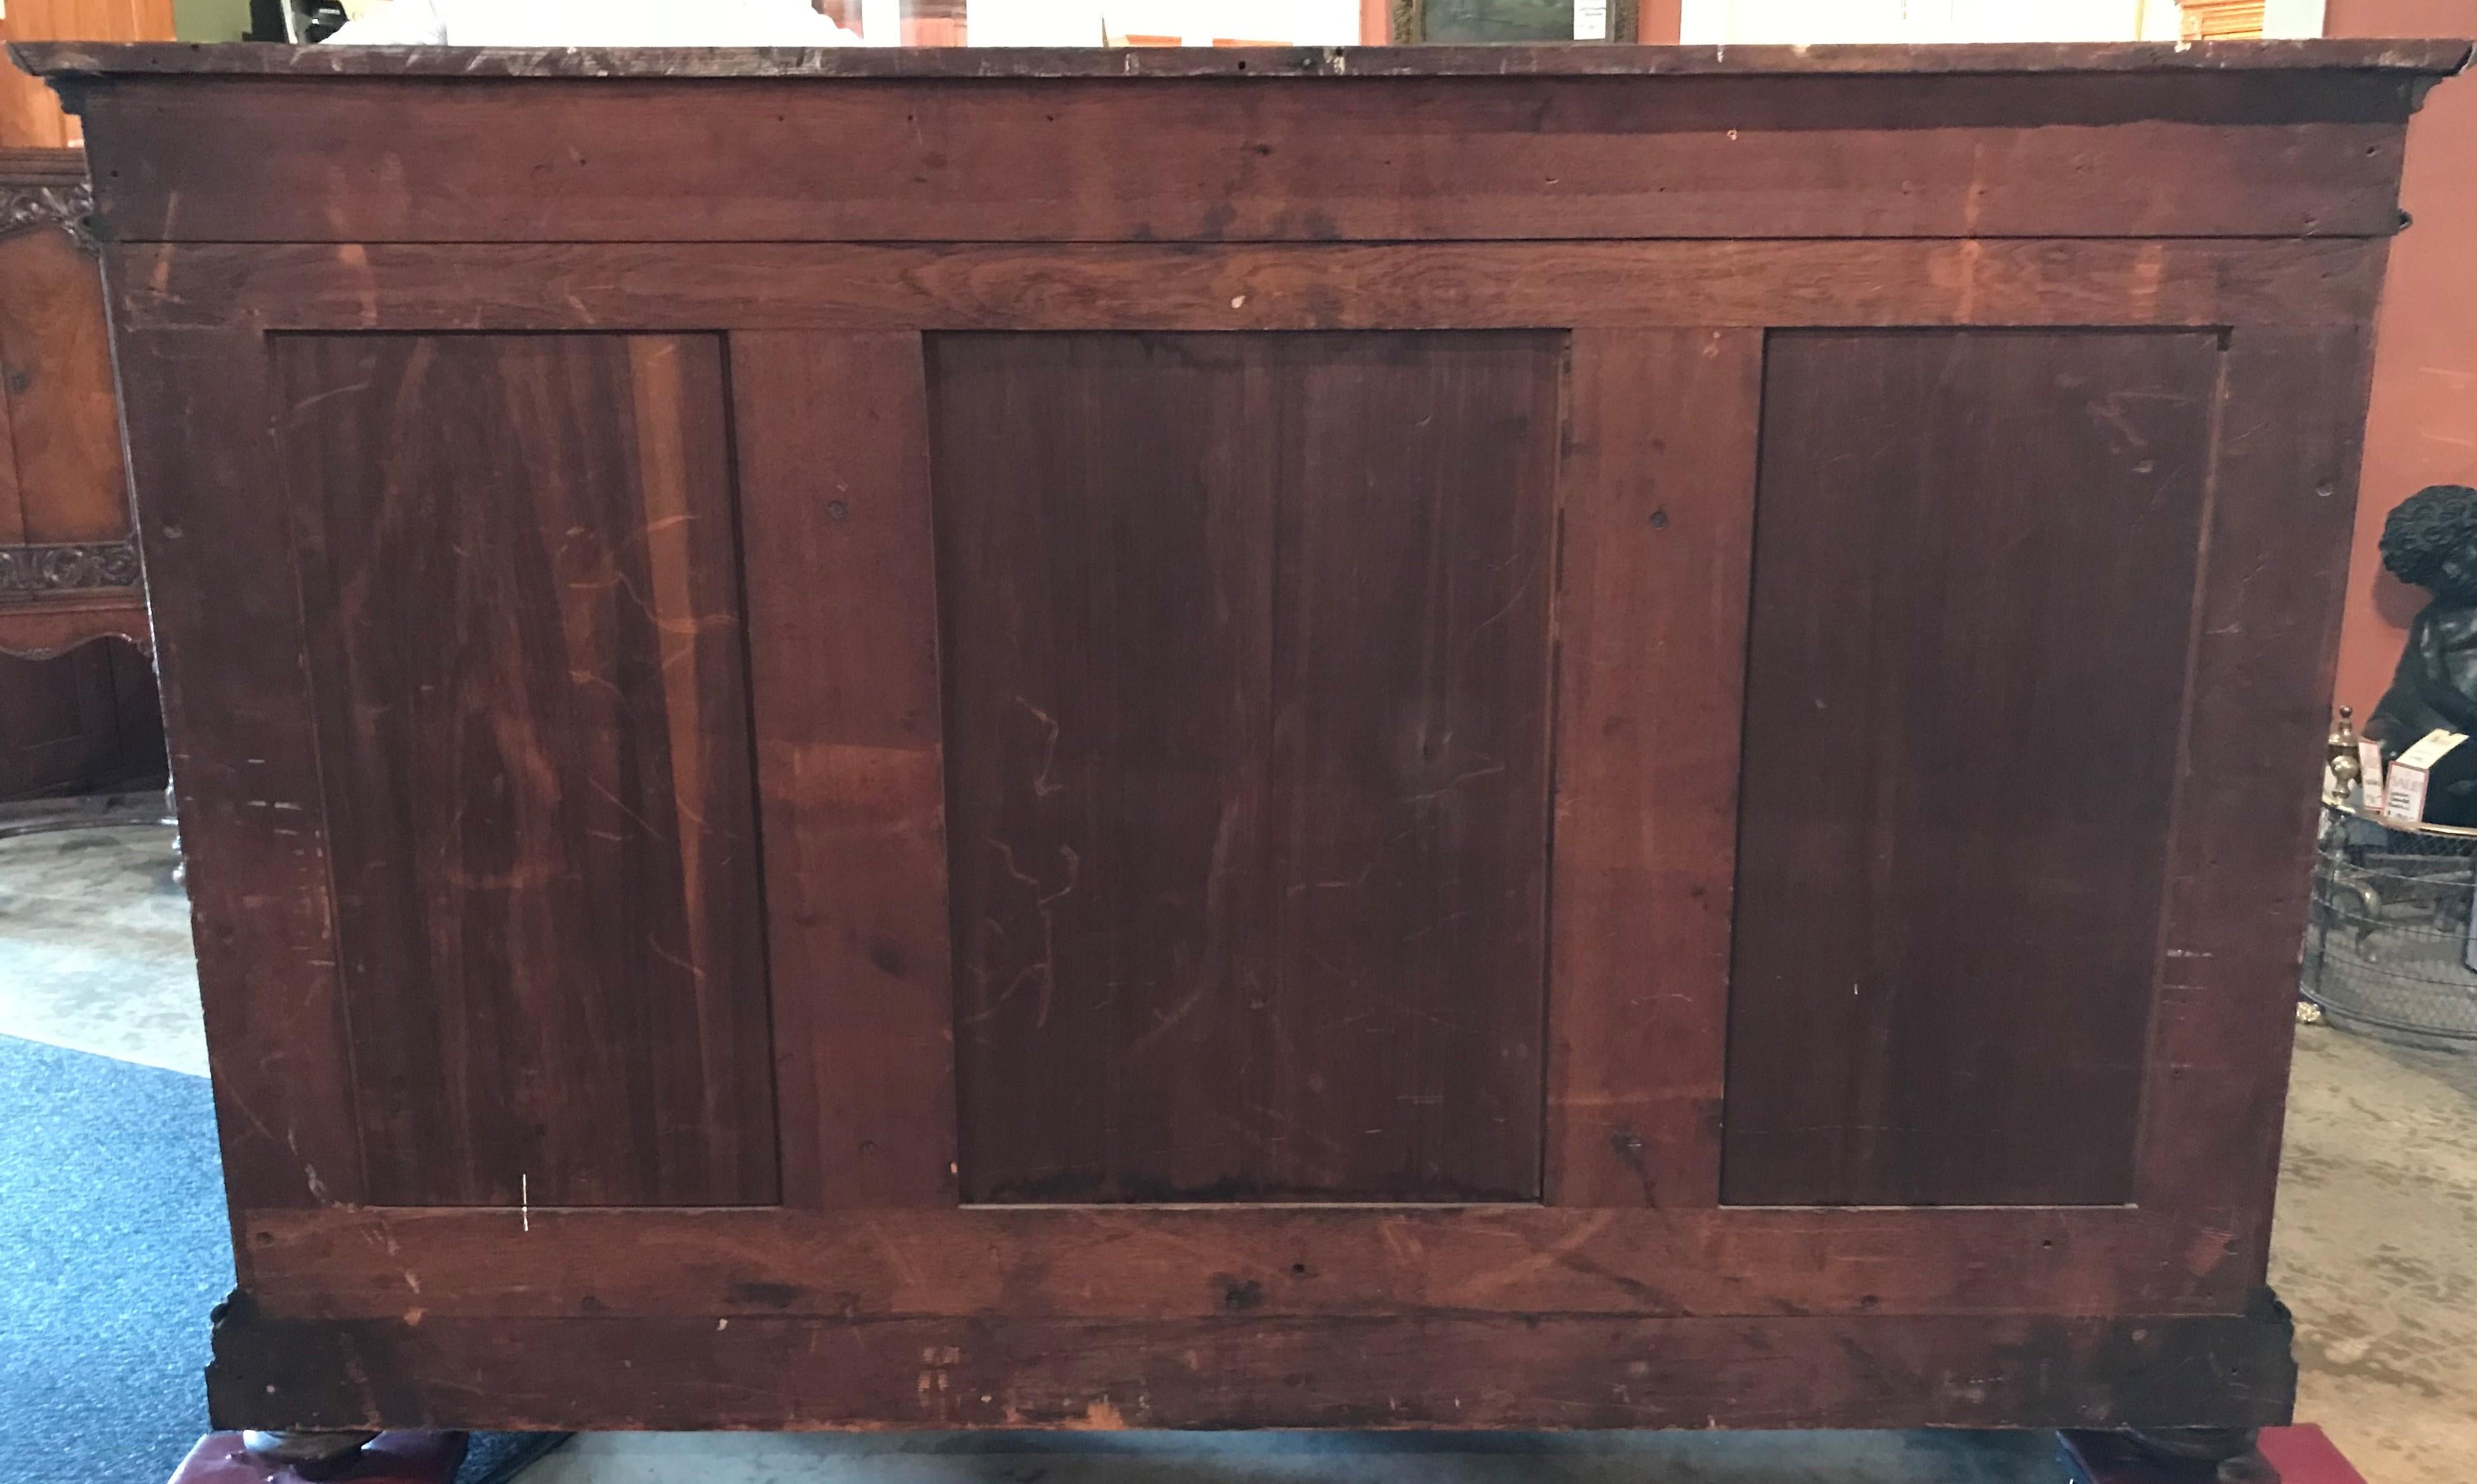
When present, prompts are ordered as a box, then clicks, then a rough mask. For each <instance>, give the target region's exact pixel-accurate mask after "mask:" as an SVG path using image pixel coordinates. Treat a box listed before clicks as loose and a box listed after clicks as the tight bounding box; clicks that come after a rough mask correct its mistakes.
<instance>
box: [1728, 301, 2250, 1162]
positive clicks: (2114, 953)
mask: <svg viewBox="0 0 2477 1484" xmlns="http://www.w3.org/2000/svg"><path fill="white" fill-rule="evenodd" d="M2219 357H2220V352H2219V343H2218V340H2217V338H2216V337H2215V336H2214V335H2211V334H2144V333H2131V332H2128V333H2102V332H2088V333H2037V332H2019V333H2006V332H1911V333H1890V334H1882V333H1874V334H1838V333H1833V334H1826V333H1813V334H1809V333H1794V334H1776V335H1774V336H1773V337H1772V340H1771V343H1770V346H1769V350H1768V358H1767V372H1766V379H1765V387H1764V446H1763V460H1764V461H1763V475H1762V481H1761V487H1760V490H1759V493H1758V497H1757V504H1756V518H1755V532H1756V534H1755V569H1754V570H1755V576H1754V620H1753V625H1752V629H1751V632H1750V636H1749V640H1748V658H1747V696H1746V713H1745V754H1744V775H1743V790H1744V802H1743V807H1742V810H1741V815H1740V824H1739V845H1738V861H1739V878H1738V901H1737V923H1736V947H1735V961H1734V977H1733V982H1732V986H1731V996H1732V1003H1731V1011H1730V1043H1729V1046H1730V1055H1729V1076H1728V1091H1727V1108H1726V1117H1727V1137H1726V1156H1725V1165H1724V1177H1723V1193H1724V1196H1725V1198H1726V1199H1727V1200H1730V1201H1732V1202H1735V1203H1752V1204H1789V1205H1797V1204H1818V1203H1844V1202H1845V1203H1858V1204H1948V1203H1949V1204H1976V1203H2007V1202H2028V1203H2054V1204H2089V1203H2106V1202H2117V1201H2124V1200H2131V1199H2132V1197H2133V1194H2134V1146H2135V1136H2136V1127H2137V1124H2138V1122H2139V1116H2140V1104H2141V1085H2142V1059H2143V1053H2144V1048H2145V1035H2146V1030H2147V1026H2148V1021H2149V1014H2150V1008H2151V1001H2152V988H2153V979H2154V968H2155V962H2156V947H2157V942H2158V935H2159V926H2160V899H2161V892H2162V889H2163V886H2164V870H2165V858H2166V848H2167V820H2168V814H2169V808H2170V805H2171V803H2172V792H2173V781H2174V777H2175V772H2176V766H2175V759H2174V756H2173V753H2172V750H2171V749H2169V748H2166V747H2163V746H2162V745H2161V744H2160V740H2159V739H2160V738H2162V737H2169V736H2173V735H2175V734H2176V732H2177V730H2178V727H2179V725H2180V719H2181V716H2182V712H2183V698H2184V693H2185V677H2186V664H2187V656H2188V652H2189V631H2190V618H2191V611H2192V603H2193V590H2194V581H2195V571H2196V566H2197V561H2198V546H2199V539H2200V531H2201V520H2202V514H2203V505H2204V491H2205V489H2206V487H2207V482H2206V478H2205V475H2206V470H2207V465H2208V462H2209V453H2210V431H2211V427H2212V416H2213V405H2214V400H2215V396H2216V387H2217V377H2218V365H2219Z"/></svg>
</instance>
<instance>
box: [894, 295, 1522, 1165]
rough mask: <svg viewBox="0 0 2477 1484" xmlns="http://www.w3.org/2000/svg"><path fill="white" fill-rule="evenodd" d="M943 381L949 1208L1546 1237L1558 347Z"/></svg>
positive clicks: (1042, 351) (989, 367)
mask: <svg viewBox="0 0 2477 1484" xmlns="http://www.w3.org/2000/svg"><path fill="white" fill-rule="evenodd" d="M932 343H933V357H932V362H931V366H932V385H933V398H932V402H933V408H934V413H935V416H934V426H935V446H936V457H937V464H936V475H937V486H938V542H939V569H940V579H941V585H940V600H941V606H942V608H943V628H944V633H945V641H946V650H945V677H944V687H945V697H946V705H947V716H946V722H947V736H948V739H949V753H948V770H947V771H948V778H949V780H950V792H949V801H948V803H949V834H950V841H951V847H950V849H951V862H952V864H951V873H952V883H953V897H954V909H953V921H954V927H955V934H956V960H957V967H958V974H959V983H958V989H957V1003H958V1008H959V1018H958V1026H959V1032H960V1036H959V1047H958V1061H959V1076H960V1077H961V1081H962V1087H961V1092H962V1099H961V1101H962V1115H963V1189H964V1194H965V1195H966V1196H967V1197H968V1198H970V1199H974V1200H1167V1199H1214V1198H1220V1199H1275V1198H1296V1199H1400V1200H1434V1199H1444V1200H1484V1199H1522V1198H1527V1197H1532V1196H1536V1195H1537V1194H1538V1190H1539V1137H1540V1125H1539V1116H1540V1115H1539V1109H1540V1102H1541V1095H1542V1089H1541V1081H1540V1064H1541V1057H1540V1044H1539V1043H1540V1028H1541V1016H1542V975H1543V967H1544V966H1543V952H1544V925H1543V915H1544V885H1545V882H1544V874H1545V873H1544V868H1545V853H1546V838H1545V837H1546V809H1547V802H1546V778H1547V755H1546V754H1547V715H1546V705H1547V700H1546V693H1547V680H1548V644H1547V634H1546V625H1547V614H1548V607H1549V602H1548V586H1549V573H1548V571H1547V560H1546V558H1547V534H1548V525H1549V519H1548V516H1549V503H1550V495H1551V485H1552V482H1553V477H1554V466H1555V450H1556V427H1557V388H1558V362H1559V357H1558V350H1559V340H1558V338H1557V337H1554V336H1549V335H1540V334H1359V335H1319V334H1298V335H1261V336H1211V335H1127V334H1077V335H1038V336H1036V335H988V336H983V335H963V336H940V337H938V338H936V339H935V340H934V341H933V342H932Z"/></svg>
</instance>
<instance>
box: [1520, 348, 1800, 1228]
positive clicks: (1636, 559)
mask: <svg viewBox="0 0 2477 1484" xmlns="http://www.w3.org/2000/svg"><path fill="white" fill-rule="evenodd" d="M1763 346H1764V337H1763V334H1762V333H1761V332H1759V331H1705V330H1683V331H1649V332H1643V331H1604V330H1579V331H1576V332H1575V334H1574V337H1573V369H1572V387H1571V391H1570V393H1569V400H1570V402H1571V405H1572V414H1571V430H1572V431H1571V436H1570V438H1569V439H1568V446H1567V449H1566V454H1565V461H1564V470H1563V472H1562V474H1561V477H1560V482H1561V483H1562V485H1563V486H1564V498H1563V501H1562V505H1561V508H1562V511H1563V522H1564V530H1563V534H1562V537H1561V540H1560V549H1561V555H1560V558H1559V562H1558V570H1559V574H1560V576H1559V581H1558V600H1557V601H1558V606H1557V614H1558V617H1557V634H1558V655H1559V665H1560V668H1559V676H1560V680H1559V683H1558V688H1557V701H1558V710H1559V716H1558V726H1557V816H1556V867H1555V871H1556V876H1555V890H1554V893H1553V901H1554V903H1555V909H1554V910H1555V916H1554V937H1553V940H1552V945H1553V946H1552V948H1551V951H1550V963H1551V966H1552V975H1551V978H1550V989H1549V1022H1548V1024H1549V1074H1548V1076H1549V1093H1548V1141H1547V1158H1548V1168H1547V1192H1546V1194H1547V1200H1548V1201H1549V1203H1550V1204H1552V1205H1574V1206H1644V1205H1654V1206H1698V1205H1700V1206H1708V1205H1711V1204H1713V1203H1714V1201H1716V1200H1718V1199H1719V1193H1720V1114H1721V1087H1722V1062H1723V1055H1724V1044H1725V1041H1726V1035H1727V1028H1728V994H1729V902H1730V891H1731V888H1732V886H1733V884H1734V880H1733V878H1734V870H1733V867H1734V863H1735V852H1736V848H1737V809H1738V790H1737V785H1738V725H1739V711H1740V709H1741V706H1742V705H1743V695H1742V691H1743V681H1744V676H1745V664H1744V654H1745V642H1746V577H1747V561H1748V543H1749V541H1750V540H1751V538H1752V530H1753V524H1754V520H1753V511H1754V499H1753V495H1754V484H1755V444H1756V431H1757V426H1758V423H1759V421H1760V412H1761V407H1762V401H1761V399H1762V395H1763Z"/></svg>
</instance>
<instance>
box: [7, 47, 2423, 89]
mask: <svg viewBox="0 0 2477 1484" xmlns="http://www.w3.org/2000/svg"><path fill="white" fill-rule="evenodd" d="M9 50H10V53H11V55H12V56H13V57H14V58H16V60H17V62H18V64H19V65H21V66H23V67H25V68H26V70H28V71H30V72H33V73H36V74H38V75H40V76H45V77H122V76H177V75H192V76H218V77H235V76H238V77H363V78H371V77H424V78H458V77H463V78H525V77H541V78H821V79H865V78H1106V77H1136V78H1174V77H1192V78H1226V79H1233V80H1244V79H1281V78H1302V77H1310V78H1351V77H1395V78H1399V77H1691V76H1770V75H1798V74H1824V75H1868V74H1878V75H1880V74H1899V75H1916V74H1933V73H1947V74H1956V75H1972V74H1975V75H1987V74H2018V73H2072V72H2095V73H2142V72H2164V73H2193V72H2259V71H2352V72H2365V71H2374V72H2400V73H2415V74H2426V75H2442V74H2448V73H2452V72H2457V71H2459V70H2460V69H2461V68H2462V67H2463V66H2464V65H2465V64H2466V63H2467V61H2468V57H2469V43H2468V42H2467V41H2464V40H2414V39H2410V40H2365V39H2344V40H2270V41H2208V42H2201V43H2196V44H2189V45H2188V44H2179V43H2174V42H2164V41H2140V42H2104V43H2056V44H2041V45H2013V44H1978V45H1942V46H1717V47H1715V46H1632V45H1617V44H1609V43H1604V42H1603V43H1562V44H1561V43H1547V44H1539V45H1512V46H1388V47H1367V46H1344V47H1213V48H1202V47H1198V48H1184V47H1124V48H1112V49H1103V48H1100V47H1075V48H1013V47H919V48H912V47H870V46H851V47H824V48H816V47H688V48H671V47H622V48H611V47H540V48H513V47H455V46H419V47H393V46H389V47H375V46H286V45H279V44H271V43H258V42H221V43H213V44H209V43H190V42H164V41H142V42H127V43H117V44H113V43H97V42H74V41H46V42H15V43H13V44H12V45H11V46H10V48H9Z"/></svg>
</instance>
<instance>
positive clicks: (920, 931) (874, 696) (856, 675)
mask: <svg viewBox="0 0 2477 1484" xmlns="http://www.w3.org/2000/svg"><path fill="white" fill-rule="evenodd" d="M731 389H732V398H733V411H734V414H735V418H736V421H737V427H738V432H739V464H738V473H739V491H740V520H741V523H742V527H743V530H744V531H745V532H746V542H745V551H744V557H743V559H744V560H745V562H746V571H747V588H748V613H749V633H748V645H749V663H750V672H751V673H750V680H751V683H752V685H753V686H754V692H755V693H754V696H753V698H752V700H753V704H754V706H755V715H756V723H755V725H756V731H757V769H758V779H759V783H760V786H761V788H762V790H763V797H764V805H765V811H766V829H767V834H766V846H765V888H766V907H767V911H766V930H767V940H768V943H769V945H770V950H771V958H770V961H769V963H768V965H767V968H768V978H769V980H770V983H771V986H772V1001H773V1008H774V1030H775V1053H776V1065H777V1067H778V1068H779V1085H778V1091H777V1095H776V1096H777V1103H778V1105H779V1106H780V1108H781V1109H782V1117H783V1125H784V1131H783V1201H784V1203H785V1204H786V1205H789V1206H794V1207H803V1208H812V1209H813V1208H822V1207H832V1208H845V1209H847V1208H885V1207H913V1206H947V1205H952V1204H953V1203H954V1200H955V1075H954V1060H955V1053H954V1021H955V1000H954V991H953V987H952V980H951V978H950V977H949V974H948V966H949V961H950V955H949V951H948V948H947V943H948V939H947V929H946V848H945V831H944V821H945V804H946V801H945V786H946V779H945V770H944V767H943V764H942V762H941V760H940V757H941V754H940V746H941V743H942V740H943V735H944V729H943V728H942V726H941V725H940V722H939V712H938V599H937V590H938V574H937V553H936V551H935V549H934V547H933V545H932V536H931V512H930V500H929V409H928V383H927V382H926V380H925V377H924V373H923V371H922V367H921V354H920V337H919V336H918V335H917V334H842V335H837V334H797V333H764V334H737V335H734V336H732V339H731Z"/></svg>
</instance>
